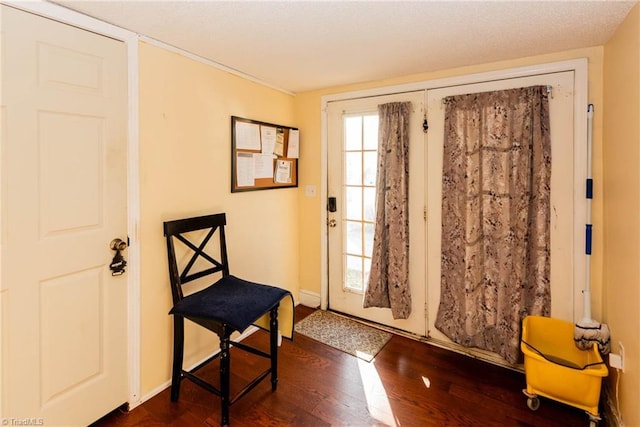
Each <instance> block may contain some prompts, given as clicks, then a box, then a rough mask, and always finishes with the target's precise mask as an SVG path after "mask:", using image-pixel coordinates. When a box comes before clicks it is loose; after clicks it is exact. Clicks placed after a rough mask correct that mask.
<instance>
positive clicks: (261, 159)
mask: <svg viewBox="0 0 640 427" xmlns="http://www.w3.org/2000/svg"><path fill="white" fill-rule="evenodd" d="M274 157H275V156H274V155H273V154H272V153H269V154H258V153H255V154H254V155H253V165H254V168H253V170H254V173H253V177H254V178H256V179H258V178H271V177H272V176H273V158H274Z"/></svg>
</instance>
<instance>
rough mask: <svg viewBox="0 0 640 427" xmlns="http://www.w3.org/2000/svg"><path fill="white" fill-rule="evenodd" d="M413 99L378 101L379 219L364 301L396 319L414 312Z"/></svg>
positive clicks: (365, 304) (368, 305)
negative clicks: (411, 231)
mask: <svg viewBox="0 0 640 427" xmlns="http://www.w3.org/2000/svg"><path fill="white" fill-rule="evenodd" d="M410 112H411V103H410V102H392V103H388V104H382V105H379V106H378V113H379V128H378V135H379V136H378V174H377V181H376V189H377V196H376V225H375V232H374V237H373V254H372V259H371V272H370V273H369V282H368V284H367V288H366V290H365V294H364V301H363V307H365V308H367V307H386V308H391V314H392V315H393V318H394V319H406V318H407V317H409V314H411V291H410V289H409V115H410Z"/></svg>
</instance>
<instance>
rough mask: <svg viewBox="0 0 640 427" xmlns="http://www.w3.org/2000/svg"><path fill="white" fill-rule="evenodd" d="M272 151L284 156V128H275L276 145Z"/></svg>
mask: <svg viewBox="0 0 640 427" xmlns="http://www.w3.org/2000/svg"><path fill="white" fill-rule="evenodd" d="M273 152H274V153H275V154H277V155H278V156H280V157H283V156H284V129H282V128H278V129H276V146H275V148H274V149H273Z"/></svg>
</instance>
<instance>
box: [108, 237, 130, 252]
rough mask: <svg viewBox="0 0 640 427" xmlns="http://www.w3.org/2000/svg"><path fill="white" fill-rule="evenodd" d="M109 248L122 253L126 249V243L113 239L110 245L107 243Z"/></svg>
mask: <svg viewBox="0 0 640 427" xmlns="http://www.w3.org/2000/svg"><path fill="white" fill-rule="evenodd" d="M109 247H110V248H111V249H113V250H114V251H124V250H125V249H127V242H125V241H122V240H120V239H113V240H112V241H111V243H109Z"/></svg>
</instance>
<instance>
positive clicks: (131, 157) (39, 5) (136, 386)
mask: <svg viewBox="0 0 640 427" xmlns="http://www.w3.org/2000/svg"><path fill="white" fill-rule="evenodd" d="M2 3H3V4H5V5H7V6H11V7H13V8H15V9H20V10H22V11H25V12H29V13H32V14H35V15H39V16H42V17H44V18H48V19H52V20H54V21H58V22H60V23H63V24H68V25H72V26H74V27H77V28H80V29H83V30H87V31H90V32H92V33H96V34H99V35H102V36H106V37H109V38H112V39H115V40H119V41H122V42H124V43H125V46H126V47H127V92H128V93H127V100H128V101H127V105H128V107H127V233H128V235H129V243H130V246H129V248H128V249H127V257H128V258H129V262H128V266H127V322H128V324H127V352H128V354H127V361H128V367H129V369H128V372H127V375H128V383H129V397H128V404H129V408H130V409H132V408H134V407H136V406H138V405H139V404H140V403H142V402H141V400H140V168H139V146H140V143H139V123H138V105H139V100H138V88H139V82H138V64H139V54H138V35H137V34H135V33H133V32H131V31H128V30H125V29H122V28H120V27H117V26H115V25H112V24H108V23H106V22H103V21H100V20H98V19H95V18H91V17H89V16H87V15H83V14H81V13H78V12H75V11H73V10H71V9H67V8H65V7H63V6H59V5H56V4H53V3H48V2H45V1H42V0H38V1H34V2H25V1H20V0H2ZM105 415H106V414H105Z"/></svg>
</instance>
